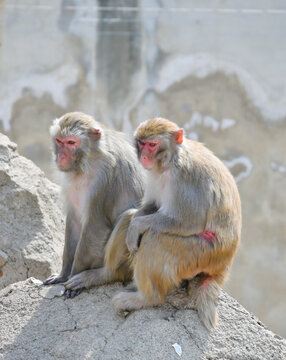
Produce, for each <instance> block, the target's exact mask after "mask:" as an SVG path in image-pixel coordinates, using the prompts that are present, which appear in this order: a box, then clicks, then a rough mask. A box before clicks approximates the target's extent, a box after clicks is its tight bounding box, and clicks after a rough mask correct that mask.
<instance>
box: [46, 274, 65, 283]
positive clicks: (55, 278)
mask: <svg viewBox="0 0 286 360" xmlns="http://www.w3.org/2000/svg"><path fill="white" fill-rule="evenodd" d="M66 280H67V278H66V277H64V276H60V275H57V274H53V275H51V276H50V277H48V278H47V279H46V280H45V281H44V282H43V284H44V285H52V284H59V283H63V282H65V281H66Z"/></svg>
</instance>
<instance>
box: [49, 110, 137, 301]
mask: <svg viewBox="0 0 286 360" xmlns="http://www.w3.org/2000/svg"><path fill="white" fill-rule="evenodd" d="M50 134H51V137H52V141H53V146H54V154H55V161H56V164H57V166H58V168H59V170H60V172H61V173H62V175H63V179H62V180H63V181H62V188H63V193H64V195H65V199H66V208H67V217H66V229H65V245H64V253H63V265H62V270H61V273H60V274H59V275H51V276H50V277H49V278H48V279H46V280H45V282H44V284H46V285H49V284H56V283H61V282H65V286H66V296H67V297H74V296H75V295H77V294H78V293H79V292H80V291H81V289H82V288H85V287H86V288H87V287H91V286H93V282H94V281H95V282H96V274H94V269H96V270H98V269H99V270H98V271H100V269H101V267H103V265H104V249H105V245H106V243H107V241H108V239H109V237H110V236H111V233H112V230H113V229H114V227H116V224H117V222H118V220H119V218H120V217H121V215H122V214H123V213H124V212H125V211H126V210H128V209H130V208H137V207H138V206H139V204H140V200H141V198H142V196H143V173H142V172H143V169H142V167H141V165H140V164H139V163H138V160H137V159H136V152H135V149H134V147H133V146H132V145H131V144H130V143H129V142H128V141H127V139H126V138H125V136H124V135H123V134H122V133H120V132H117V131H113V130H110V129H108V128H106V127H104V126H103V125H101V124H100V123H98V122H96V121H95V120H94V119H93V118H92V117H91V116H88V115H86V114H83V113H80V112H73V113H68V114H65V115H63V116H62V117H61V118H60V119H56V120H55V121H54V123H53V125H52V126H51V128H50ZM131 213H132V212H131ZM125 216H127V219H129V213H127V215H125ZM122 221H123V224H125V222H124V219H123V220H122ZM116 229H117V230H118V231H119V232H120V231H121V230H120V227H118V226H117V228H116ZM125 235H126V232H125ZM125 235H124V239H125ZM113 236H115V235H113ZM127 273H128V271H126V272H124V278H130V277H132V273H131V275H127ZM119 279H120V276H119Z"/></svg>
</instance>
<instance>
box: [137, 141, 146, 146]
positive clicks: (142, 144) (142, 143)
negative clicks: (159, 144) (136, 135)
mask: <svg viewBox="0 0 286 360" xmlns="http://www.w3.org/2000/svg"><path fill="white" fill-rule="evenodd" d="M137 141H138V144H139V145H141V146H145V143H144V142H143V141H141V140H137Z"/></svg>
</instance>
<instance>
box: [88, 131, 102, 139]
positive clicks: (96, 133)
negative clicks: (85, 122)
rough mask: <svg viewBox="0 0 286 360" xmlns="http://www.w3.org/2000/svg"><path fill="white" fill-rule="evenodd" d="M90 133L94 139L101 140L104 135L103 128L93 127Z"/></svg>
mask: <svg viewBox="0 0 286 360" xmlns="http://www.w3.org/2000/svg"><path fill="white" fill-rule="evenodd" d="M90 133H91V137H92V139H93V140H99V139H100V138H101V135H102V130H101V129H95V128H93V129H91V131H90Z"/></svg>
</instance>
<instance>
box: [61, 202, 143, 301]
mask: <svg viewBox="0 0 286 360" xmlns="http://www.w3.org/2000/svg"><path fill="white" fill-rule="evenodd" d="M135 212H136V210H134V209H130V210H127V211H126V212H124V213H123V214H122V215H121V216H120V218H119V221H118V223H117V224H116V226H115V228H114V230H113V231H112V233H111V236H110V238H109V240H108V243H107V245H106V247H105V266H104V267H100V268H95V269H90V270H85V271H82V272H80V273H78V274H75V275H73V276H72V277H71V278H70V279H69V280H68V281H67V282H66V283H65V288H66V289H67V290H69V291H75V290H80V289H82V288H91V287H93V286H98V285H103V284H106V283H109V282H114V281H130V280H131V279H132V275H133V271H132V268H131V258H130V255H129V252H128V249H127V246H126V243H125V237H126V233H127V229H128V225H129V223H130V221H131V218H132V217H133V215H134V213H135ZM67 295H69V293H68V294H67Z"/></svg>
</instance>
